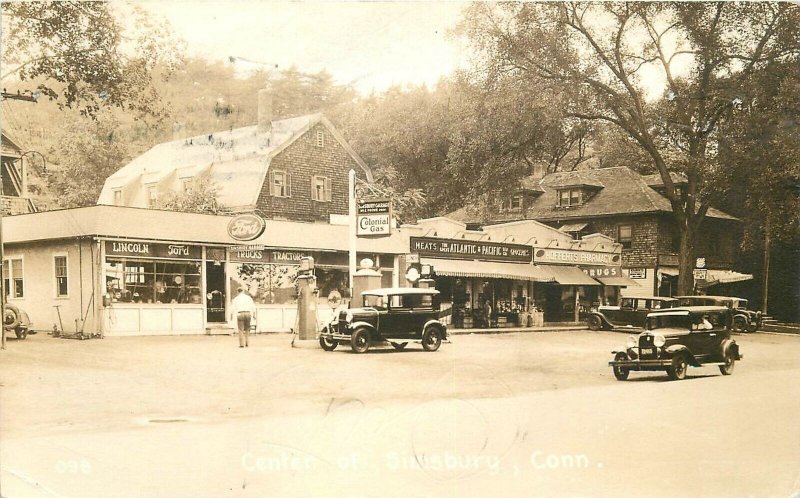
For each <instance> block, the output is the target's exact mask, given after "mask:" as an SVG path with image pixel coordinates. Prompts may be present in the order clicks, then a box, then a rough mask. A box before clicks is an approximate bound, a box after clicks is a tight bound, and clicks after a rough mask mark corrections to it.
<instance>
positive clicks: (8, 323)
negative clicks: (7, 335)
mask: <svg viewBox="0 0 800 498" xmlns="http://www.w3.org/2000/svg"><path fill="white" fill-rule="evenodd" d="M20 316H21V313H20V312H19V309H18V308H17V307H16V306H14V305H13V304H7V305H6V310H5V313H4V314H3V327H6V328H9V329H13V328H15V327H16V326H17V325H19V320H20Z"/></svg>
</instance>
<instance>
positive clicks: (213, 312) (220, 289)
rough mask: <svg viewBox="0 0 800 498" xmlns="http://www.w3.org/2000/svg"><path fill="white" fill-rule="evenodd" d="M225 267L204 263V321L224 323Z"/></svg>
mask: <svg viewBox="0 0 800 498" xmlns="http://www.w3.org/2000/svg"><path fill="white" fill-rule="evenodd" d="M225 297H226V296H225V265H224V264H220V263H214V262H212V261H209V262H207V263H206V321H208V322H209V323H224V322H226V321H227V320H225Z"/></svg>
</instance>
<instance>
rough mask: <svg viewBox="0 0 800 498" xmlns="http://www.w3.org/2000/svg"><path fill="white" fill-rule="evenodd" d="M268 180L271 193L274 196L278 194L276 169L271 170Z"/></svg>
mask: <svg viewBox="0 0 800 498" xmlns="http://www.w3.org/2000/svg"><path fill="white" fill-rule="evenodd" d="M267 181H268V182H269V195H272V196H274V195H276V194H275V172H274V171H270V172H269V180H267Z"/></svg>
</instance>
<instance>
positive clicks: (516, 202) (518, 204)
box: [509, 194, 522, 211]
mask: <svg viewBox="0 0 800 498" xmlns="http://www.w3.org/2000/svg"><path fill="white" fill-rule="evenodd" d="M509 209H511V211H519V210H520V209H522V194H514V195H512V196H511V201H510V203H509Z"/></svg>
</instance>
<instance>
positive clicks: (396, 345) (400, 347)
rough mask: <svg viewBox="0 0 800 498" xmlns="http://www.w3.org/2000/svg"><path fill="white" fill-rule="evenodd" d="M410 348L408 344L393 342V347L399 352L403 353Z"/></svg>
mask: <svg viewBox="0 0 800 498" xmlns="http://www.w3.org/2000/svg"><path fill="white" fill-rule="evenodd" d="M406 346H408V343H407V342H393V343H392V347H394V348H395V349H396V350H398V351H402V350H404V349H405V348H406Z"/></svg>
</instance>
